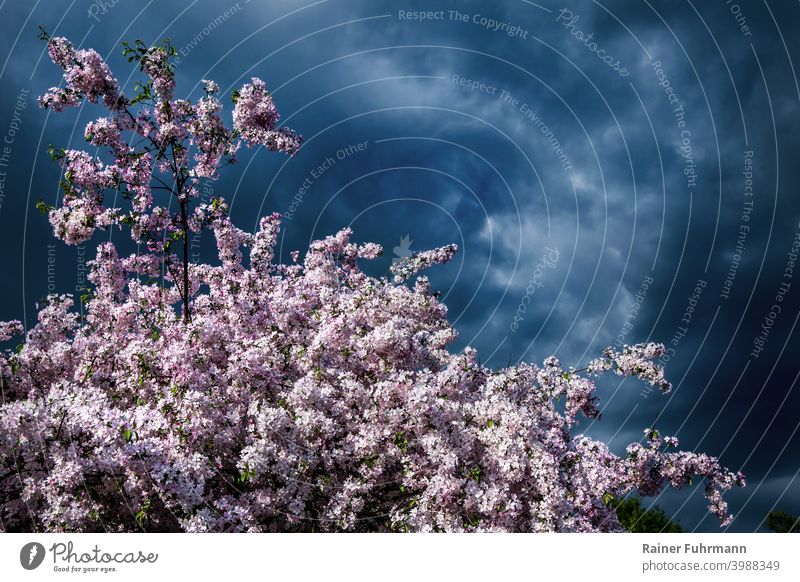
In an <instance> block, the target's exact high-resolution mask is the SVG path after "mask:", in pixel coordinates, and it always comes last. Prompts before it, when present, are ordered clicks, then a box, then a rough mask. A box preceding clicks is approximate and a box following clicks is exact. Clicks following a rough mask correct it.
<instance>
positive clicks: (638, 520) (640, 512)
mask: <svg viewBox="0 0 800 582" xmlns="http://www.w3.org/2000/svg"><path fill="white" fill-rule="evenodd" d="M609 497H610V496H609ZM604 501H606V503H608V504H609V505H610V506H612V507H614V508H615V509H616V510H617V519H618V520H619V523H620V524H621V525H622V527H624V528H625V529H626V530H628V531H629V532H632V533H682V532H683V531H684V529H683V528H682V527H681V526H680V525H679V524H678V523H677V522H674V521H672V520H671V519H670V518H669V517H667V515H666V514H665V513H664V511H663V510H662V509H661V508H660V507H657V506H656V507H653V508H652V509H645V508H644V507H642V502H641V501H639V498H638V497H627V498H625V499H615V498H613V497H610V498H608V499H607V500H606V499H604Z"/></svg>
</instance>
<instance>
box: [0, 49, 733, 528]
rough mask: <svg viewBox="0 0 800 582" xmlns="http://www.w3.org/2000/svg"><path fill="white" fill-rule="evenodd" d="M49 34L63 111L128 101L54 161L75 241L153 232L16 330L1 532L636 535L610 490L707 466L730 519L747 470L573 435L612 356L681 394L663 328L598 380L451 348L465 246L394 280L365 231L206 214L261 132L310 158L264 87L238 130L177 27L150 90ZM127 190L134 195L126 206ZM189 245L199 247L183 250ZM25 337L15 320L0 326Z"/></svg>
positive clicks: (653, 443)
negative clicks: (287, 252)
mask: <svg viewBox="0 0 800 582" xmlns="http://www.w3.org/2000/svg"><path fill="white" fill-rule="evenodd" d="M46 40H47V41H48V50H49V54H50V57H51V58H52V60H53V61H54V62H55V63H56V64H57V65H59V66H61V67H62V68H63V69H64V71H65V73H64V79H65V86H64V87H63V88H54V89H51V90H50V91H49V92H48V93H47V94H46V95H44V96H43V97H42V99H41V104H42V106H44V107H51V108H53V109H54V110H62V109H63V108H64V107H67V106H71V105H76V104H77V103H78V102H79V101H80V100H81V99H84V98H85V99H87V100H89V101H90V102H98V101H99V100H102V101H103V103H104V105H105V106H106V107H108V109H109V110H110V113H111V114H110V115H109V116H107V117H102V118H100V119H98V120H96V121H93V122H91V123H89V124H88V125H87V127H86V139H87V140H88V141H89V142H90V143H91V144H92V145H94V146H96V147H97V148H99V149H105V150H106V153H107V157H106V158H104V159H101V158H100V157H99V156H97V155H90V154H89V153H87V152H83V151H78V150H62V151H60V152H54V154H53V155H54V157H55V158H56V159H57V160H59V162H60V163H61V164H62V165H63V167H64V181H63V189H64V198H63V204H62V206H61V207H59V208H53V209H51V211H50V220H51V223H52V224H53V226H54V229H55V233H56V235H57V236H58V237H59V238H60V239H62V240H64V241H65V242H67V243H71V244H77V243H82V242H84V241H86V240H88V239H89V238H90V237H91V236H92V233H93V232H94V230H95V229H97V228H104V227H108V226H111V225H123V226H129V227H130V228H131V231H132V235H133V237H134V239H136V240H138V241H146V242H147V245H146V246H145V247H144V250H143V251H142V252H139V253H137V254H133V255H130V256H120V255H119V253H118V251H117V248H116V247H115V246H114V245H113V244H111V243H108V242H106V243H103V244H100V245H99V246H98V248H97V254H96V258H95V259H94V260H93V261H92V262H91V263H90V268H91V272H90V275H89V280H90V282H91V284H92V289H91V292H90V293H89V294H88V295H87V298H86V302H85V305H84V308H85V309H84V314H83V315H80V314H79V313H78V312H77V311H76V309H75V306H74V304H73V299H72V297H70V296H67V295H50V296H49V297H48V299H47V301H46V303H45V304H43V305H42V306H41V307H40V309H39V312H38V321H37V323H36V325H35V326H34V327H33V328H31V329H29V330H27V331H26V332H25V333H24V338H23V340H22V343H21V344H20V345H19V346H18V348H17V349H16V350H3V351H0V397H1V398H0V529H2V530H3V531H34V530H36V531H142V530H144V531H215V532H232V531H281V532H282V531H386V532H388V531H514V532H516V531H570V532H584V531H619V530H620V529H621V528H620V524H619V522H618V520H617V517H616V513H615V510H614V508H613V504H611V503H610V501H609V500H610V499H613V498H616V497H620V496H623V495H625V494H627V493H629V492H631V491H634V490H638V492H639V494H641V495H655V494H657V493H658V492H659V491H661V489H662V488H663V487H665V486H672V487H676V488H680V487H683V486H684V485H686V484H688V483H689V482H690V480H691V479H692V478H694V477H699V478H702V479H704V480H705V485H706V489H705V492H706V498H707V500H708V503H709V510H710V511H711V512H712V513H713V514H715V515H717V516H719V518H720V519H721V520H722V522H723V523H728V521H729V520H730V519H731V517H730V515H729V513H728V507H727V504H726V502H725V500H724V498H723V494H724V493H725V492H726V491H727V490H729V489H730V488H732V487H733V486H735V485H744V477H743V476H742V475H741V474H739V473H733V472H730V471H728V470H726V469H723V468H722V467H721V466H720V464H719V462H718V460H717V459H715V458H713V457H710V456H707V455H705V454H699V453H691V452H683V451H679V450H673V449H675V447H676V446H677V441H676V440H675V439H674V438H669V437H662V436H661V435H659V433H658V432H657V431H655V430H652V429H647V430H646V431H645V438H644V439H643V443H632V444H631V445H630V446H629V447H628V448H627V450H626V451H625V453H624V454H622V455H617V454H614V453H613V452H612V451H611V450H610V449H609V447H608V446H607V445H606V444H605V443H603V442H600V441H597V440H593V439H591V438H589V437H587V436H585V435H582V434H573V433H574V429H575V426H576V425H577V424H578V423H579V421H580V419H581V418H597V417H599V410H598V397H597V396H596V391H597V389H596V386H595V383H594V379H593V378H594V376H596V375H598V374H602V373H605V372H613V373H616V374H620V375H623V376H632V377H636V378H639V379H640V380H642V381H644V382H648V383H650V384H652V385H654V386H656V387H658V388H660V389H661V390H662V391H668V390H669V388H670V385H669V383H668V382H667V381H666V380H665V379H664V372H663V369H662V368H661V367H660V366H659V365H658V364H657V363H656V361H657V360H658V358H659V357H660V356H662V355H663V353H664V347H663V346H662V345H660V344H652V343H650V344H642V345H636V346H628V347H625V348H623V349H622V351H620V352H618V351H615V350H613V349H607V350H606V351H605V352H604V353H603V354H602V356H601V357H600V358H598V359H597V360H594V361H592V362H590V363H589V365H588V367H587V369H586V372H587V373H586V374H585V375H584V374H582V373H581V372H580V371H577V370H574V369H572V368H564V367H563V366H562V365H561V363H560V362H559V361H558V360H557V359H556V358H555V357H550V358H548V359H547V360H545V362H544V363H543V365H542V366H536V365H532V364H527V363H523V364H520V365H518V366H513V367H508V368H503V369H497V370H490V369H488V368H486V367H485V366H483V365H481V364H480V362H479V361H478V357H477V352H476V351H475V350H474V349H472V348H466V349H465V350H463V351H462V352H461V353H451V351H449V350H448V347H449V346H450V345H451V344H452V342H453V341H454V339H455V338H456V331H455V330H454V329H453V327H452V326H451V325H450V323H449V322H448V319H447V308H446V307H445V305H444V304H443V303H442V302H441V301H439V299H438V293H436V292H432V291H431V284H430V282H429V280H428V279H427V278H426V277H425V276H424V275H420V274H419V273H420V271H421V270H422V269H425V268H428V267H430V266H433V265H436V264H441V263H444V262H447V261H449V260H450V259H451V258H452V257H453V255H454V254H455V252H456V247H455V245H449V246H444V247H440V248H438V249H435V250H432V251H427V252H423V253H419V254H416V255H414V256H412V257H409V258H408V259H406V260H404V261H401V262H399V263H397V264H395V265H394V266H393V268H392V276H391V277H381V278H375V277H371V276H369V275H367V274H366V273H365V272H364V271H363V270H362V269H361V263H362V262H363V261H367V260H371V259H375V258H377V257H379V256H380V255H381V253H382V249H381V247H380V246H379V245H377V244H374V243H366V244H357V243H355V242H353V233H352V232H351V231H350V230H349V229H345V230H342V231H340V232H338V233H336V234H335V235H333V236H329V237H327V238H325V239H323V240H318V241H315V242H313V243H311V245H310V246H309V248H308V250H307V252H306V253H305V256H304V257H303V258H302V261H301V258H300V254H299V253H298V252H295V253H292V257H293V261H292V262H291V263H289V264H285V263H281V262H279V261H278V260H277V259H276V256H275V245H276V242H277V240H278V234H279V229H280V216H279V215H277V214H272V215H269V216H266V217H264V218H263V219H262V220H261V221H260V225H259V229H258V230H257V232H255V233H254V234H251V233H247V232H244V231H242V230H240V229H238V228H237V227H236V226H235V225H234V224H233V223H232V222H231V220H230V218H229V217H228V214H227V207H226V204H225V202H224V200H222V199H214V200H211V201H209V202H207V203H204V204H200V205H198V206H197V207H196V208H194V209H190V207H189V203H190V202H191V201H192V199H194V198H195V197H196V195H197V188H196V185H197V181H198V180H199V179H201V178H203V177H209V176H214V175H216V172H217V170H218V168H219V167H220V166H221V165H223V164H224V163H226V162H223V160H226V161H227V162H232V161H234V160H235V154H236V150H237V148H238V147H239V144H240V143H241V142H244V143H245V144H247V145H264V146H265V147H267V148H268V149H271V150H275V151H282V152H286V153H294V152H296V151H297V148H298V147H299V145H300V137H299V136H297V135H296V134H295V133H294V132H292V131H290V130H287V129H285V128H282V127H280V126H278V120H279V117H278V113H277V111H276V109H275V106H274V103H273V102H272V99H271V97H270V95H269V93H268V92H267V90H266V87H265V85H264V83H263V82H261V81H260V80H258V79H253V80H252V83H249V84H247V85H245V86H244V87H243V88H242V89H241V91H239V92H237V93H235V94H234V100H235V103H236V105H235V108H234V113H233V129H232V130H229V129H227V128H226V127H225V126H224V124H223V122H222V120H221V117H220V111H221V103H220V102H219V99H218V93H219V87H218V86H217V85H216V84H215V83H213V82H212V81H204V88H205V96H204V97H203V98H201V99H200V100H199V101H198V102H197V103H192V102H190V101H188V100H182V99H175V98H174V90H175V83H174V72H173V70H172V66H171V63H170V56H171V55H172V54H173V53H172V49H171V48H170V47H169V45H164V46H157V47H146V46H144V45H143V44H142V43H140V42H137V43H136V45H135V47H130V46H127V45H126V55H128V56H129V58H130V59H131V60H132V61H136V62H138V64H139V66H140V68H141V70H142V71H143V72H144V73H145V74H146V75H148V77H149V79H150V81H149V82H147V83H146V84H144V85H140V86H139V92H138V93H137V95H136V97H133V98H128V97H126V96H124V95H123V94H122V93H121V92H120V90H119V84H118V83H117V81H116V80H115V79H114V78H113V76H111V73H110V72H109V70H108V67H107V66H106V65H105V63H103V61H102V59H100V57H99V55H97V53H95V52H94V51H89V50H76V49H75V48H74V47H73V46H72V44H70V43H69V41H67V40H66V39H62V38H52V39H51V38H49V37H46ZM135 105H136V106H139V105H143V106H142V107H140V108H139V109H135V108H134V106H135ZM135 143H144V144H146V145H145V146H141V147H136V146H134V145H133V144H135ZM158 188H165V189H167V190H169V191H170V192H171V194H172V195H174V196H175V197H176V198H177V200H178V207H179V212H178V213H173V212H172V211H171V210H170V207H169V206H164V205H158V204H157V197H156V196H155V195H154V190H156V189H158ZM109 190H117V191H119V192H122V193H123V195H124V197H125V198H127V199H128V200H129V201H130V209H129V210H123V209H122V208H107V207H106V206H105V205H104V194H105V192H107V191H109ZM203 228H210V229H211V230H212V231H213V233H214V236H215V239H216V244H217V251H218V261H216V262H215V264H192V263H190V262H189V261H188V257H187V244H188V241H187V233H188V232H189V231H193V232H199V231H200V230H201V229H203ZM180 239H183V243H184V258H183V260H182V261H181V260H179V259H178V258H177V257H176V256H175V255H174V254H173V253H172V252H171V251H170V244H171V242H173V241H178V240H180ZM415 277H416V278H415ZM82 299H83V298H82ZM181 305H182V307H183V309H182V311H183V314H182V315H181V314H180V310H179V306H181ZM190 314H191V316H190ZM23 332H24V330H23V328H22V326H21V324H20V323H19V322H18V321H12V322H5V323H0V342H8V341H10V340H12V339H13V338H14V337H18V336H20V335H21V334H22V333H23Z"/></svg>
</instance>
